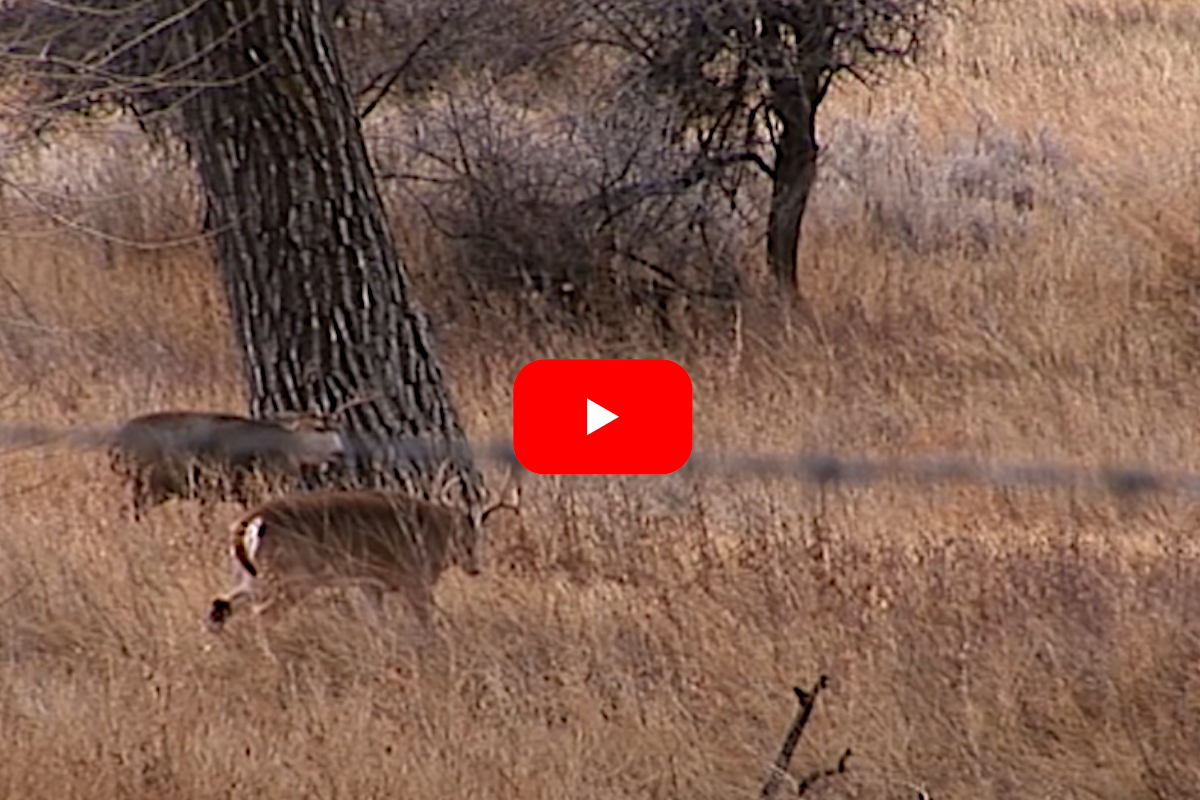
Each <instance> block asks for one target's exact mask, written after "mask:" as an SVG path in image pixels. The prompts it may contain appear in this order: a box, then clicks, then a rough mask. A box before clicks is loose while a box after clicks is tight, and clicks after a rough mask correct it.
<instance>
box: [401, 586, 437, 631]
mask: <svg viewBox="0 0 1200 800" xmlns="http://www.w3.org/2000/svg"><path fill="white" fill-rule="evenodd" d="M402 591H403V592H404V598H405V599H406V600H407V601H408V604H409V605H410V606H412V609H413V611H414V612H415V613H416V615H417V620H418V621H420V623H421V626H422V627H424V628H428V627H429V626H430V625H431V624H432V617H431V610H432V609H433V588H432V587H431V585H430V582H429V581H426V580H413V581H410V582H408V583H406V584H405V585H404V587H403V589H402Z"/></svg>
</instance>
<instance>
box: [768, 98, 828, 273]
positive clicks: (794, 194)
mask: <svg viewBox="0 0 1200 800" xmlns="http://www.w3.org/2000/svg"><path fill="white" fill-rule="evenodd" d="M812 83H814V86H813V87H811V88H810V87H802V86H801V85H800V84H801V82H800V81H799V80H797V79H796V78H791V77H789V78H786V79H778V80H774V81H772V90H773V91H772V94H773V97H772V106H773V109H774V111H775V114H776V117H777V118H778V120H779V135H778V138H777V139H776V142H775V184H774V186H773V187H772V191H771V213H770V216H769V217H768V218H767V260H768V262H769V264H770V268H771V272H772V274H774V276H775V279H776V281H777V282H778V283H779V286H780V287H781V288H782V289H784V291H785V292H787V293H788V294H790V295H793V296H798V295H799V278H798V276H797V274H796V253H797V249H798V248H799V246H800V224H801V222H802V220H803V217H804V208H805V206H806V205H807V204H808V195H809V193H810V192H811V191H812V186H813V182H814V181H815V180H816V179H817V142H816V137H815V133H814V114H815V111H816V108H815V103H813V102H812V98H814V97H815V96H816V92H815V80H814V81H812ZM806 89H807V91H806Z"/></svg>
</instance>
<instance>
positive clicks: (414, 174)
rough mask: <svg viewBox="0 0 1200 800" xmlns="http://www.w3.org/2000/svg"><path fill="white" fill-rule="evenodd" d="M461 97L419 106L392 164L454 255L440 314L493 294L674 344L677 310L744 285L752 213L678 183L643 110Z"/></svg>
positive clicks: (591, 326)
mask: <svg viewBox="0 0 1200 800" xmlns="http://www.w3.org/2000/svg"><path fill="white" fill-rule="evenodd" d="M469 91H470V92H471V93H470V94H464V95H462V96H450V97H448V98H445V99H440V101H439V102H432V103H430V104H429V105H427V106H425V107H424V108H423V109H422V110H421V111H419V112H416V114H415V116H416V117H417V119H416V121H414V123H413V128H412V130H413V135H412V137H411V139H410V141H408V143H407V152H404V150H403V149H402V150H400V152H398V153H396V154H395V155H394V156H393V157H394V158H395V159H396V161H397V162H399V163H398V164H397V166H396V167H395V168H394V169H393V170H392V171H391V173H390V174H391V175H392V176H393V177H397V178H403V179H404V182H403V185H402V191H403V197H404V202H405V205H407V206H408V207H410V208H411V207H412V206H413V205H414V204H416V205H418V206H419V207H420V208H421V209H422V210H423V211H424V213H425V216H426V218H427V219H428V221H429V224H430V225H431V226H432V227H433V228H434V229H435V230H436V231H438V232H439V233H440V234H441V236H442V237H443V243H442V247H443V248H444V253H445V254H446V256H447V260H448V262H449V263H448V264H446V265H445V266H444V267H443V268H442V269H440V270H439V271H438V273H437V274H436V276H434V278H433V279H434V280H435V281H437V283H438V285H439V288H441V289H442V291H441V292H440V293H439V294H440V295H441V296H442V298H443V300H442V302H441V303H439V305H441V306H442V307H443V310H444V311H445V312H446V313H447V314H448V315H450V316H454V315H456V314H457V313H461V309H456V308H454V307H453V306H454V305H455V301H458V302H459V303H460V304H461V303H462V302H463V301H465V304H466V305H467V306H468V307H470V306H488V305H491V304H498V305H501V306H506V307H513V308H514V310H515V313H517V314H519V315H521V316H522V317H525V318H527V319H529V320H530V321H533V320H536V321H537V322H539V323H541V324H543V325H556V326H559V327H563V328H565V329H566V330H568V331H571V332H574V333H576V334H582V333H586V334H590V335H593V336H599V337H601V338H613V336H614V331H618V332H620V331H623V329H625V328H627V327H628V326H630V325H635V326H639V327H646V328H648V329H650V330H652V331H657V333H658V336H659V337H661V338H663V339H664V340H665V341H666V342H667V343H668V344H673V343H674V337H676V336H677V335H680V334H681V333H683V331H681V330H680V322H679V320H678V319H676V318H675V309H676V308H678V307H680V306H689V305H690V306H698V307H700V308H702V309H722V308H725V307H727V306H728V305H729V304H730V303H731V302H732V301H734V300H735V299H736V298H737V297H738V296H739V295H740V293H741V292H740V288H739V287H740V284H741V283H742V279H741V275H740V270H739V269H738V260H739V258H740V256H741V254H742V253H743V252H744V251H745V246H746V241H745V240H746V239H747V238H748V237H749V236H753V234H747V233H746V220H745V219H742V218H741V217H740V216H738V215H737V214H734V215H733V216H732V217H731V216H730V213H729V212H730V210H731V209H734V210H735V209H736V206H735V205H734V204H733V200H734V198H733V197H725V198H724V199H723V201H722V198H721V197H719V196H718V192H717V189H718V188H719V187H717V186H715V185H714V186H697V187H681V186H679V185H678V183H677V179H676V176H677V175H678V174H679V173H681V172H683V171H685V168H686V164H684V163H683V158H684V157H683V156H682V155H680V154H678V153H676V152H675V151H674V150H673V148H672V147H671V145H670V143H669V142H668V141H667V140H666V139H665V138H664V136H663V133H662V131H659V130H655V128H654V118H653V117H652V116H651V115H650V114H649V113H643V111H646V109H645V108H643V107H640V106H638V105H636V104H633V103H629V104H620V105H614V106H613V107H612V108H611V110H609V111H607V112H604V113H599V112H594V111H590V110H589V108H588V106H589V105H594V104H595V103H596V102H597V99H596V98H595V97H582V98H580V99H579V101H578V103H577V104H576V105H573V106H570V107H567V108H562V109H559V110H556V111H546V110H544V109H530V108H528V107H525V106H523V105H522V104H518V103H511V102H508V101H506V100H504V99H503V98H502V96H501V95H500V93H499V91H498V90H497V89H494V88H491V87H486V86H485V87H483V88H479V87H478V86H475V87H472V88H471V89H470V90H469ZM722 202H723V205H724V207H720V206H721V203H722ZM464 289H465V290H464ZM617 335H621V336H623V335H624V334H623V333H618V334H617Z"/></svg>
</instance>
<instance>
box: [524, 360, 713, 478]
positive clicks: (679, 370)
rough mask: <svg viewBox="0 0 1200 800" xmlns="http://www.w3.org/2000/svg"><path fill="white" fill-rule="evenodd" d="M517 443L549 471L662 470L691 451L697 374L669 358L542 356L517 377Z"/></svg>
mask: <svg viewBox="0 0 1200 800" xmlns="http://www.w3.org/2000/svg"><path fill="white" fill-rule="evenodd" d="M513 447H514V449H515V450H516V452H517V459H518V460H519V461H520V462H521V464H522V466H524V467H525V468H526V469H528V470H530V471H531V472H537V473H540V474H542V475H564V474H585V475H595V474H602V473H607V474H635V475H660V474H663V473H666V472H674V471H675V470H677V469H679V468H680V467H682V466H683V464H684V462H685V461H687V460H688V456H690V455H691V453H692V380H691V378H689V377H688V374H687V371H686V370H684V368H683V367H681V366H679V365H678V364H676V363H675V362H674V361H667V360H666V359H659V358H653V359H651V358H647V359H599V358H597V359H550V358H547V359H542V360H541V361H534V362H532V363H530V364H526V365H525V368H524V369H522V370H521V371H520V372H519V373H517V379H516V381H514V383H513Z"/></svg>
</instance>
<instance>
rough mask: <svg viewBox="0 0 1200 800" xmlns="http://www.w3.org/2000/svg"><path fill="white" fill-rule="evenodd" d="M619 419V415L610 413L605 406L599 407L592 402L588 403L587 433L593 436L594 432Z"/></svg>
mask: <svg viewBox="0 0 1200 800" xmlns="http://www.w3.org/2000/svg"><path fill="white" fill-rule="evenodd" d="M616 418H617V415H616V414H614V413H612V412H611V411H609V410H608V409H607V408H605V407H604V406H598V405H596V404H595V403H593V402H592V401H591V400H588V401H587V432H588V435H591V433H592V431H594V430H597V429H599V428H603V427H604V426H605V425H607V424H608V423H610V422H612V421H613V420H614V419H616Z"/></svg>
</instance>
